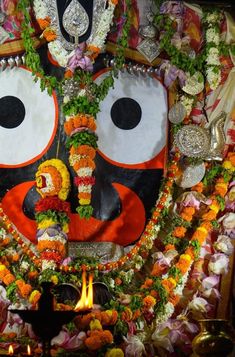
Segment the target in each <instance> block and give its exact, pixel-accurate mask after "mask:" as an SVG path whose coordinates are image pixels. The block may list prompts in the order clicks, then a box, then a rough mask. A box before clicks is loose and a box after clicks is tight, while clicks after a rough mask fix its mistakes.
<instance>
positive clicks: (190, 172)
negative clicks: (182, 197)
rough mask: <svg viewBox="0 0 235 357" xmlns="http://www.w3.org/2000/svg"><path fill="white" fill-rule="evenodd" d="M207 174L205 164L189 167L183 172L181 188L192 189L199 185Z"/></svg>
mask: <svg viewBox="0 0 235 357" xmlns="http://www.w3.org/2000/svg"><path fill="white" fill-rule="evenodd" d="M205 172H206V168H205V164H204V163H202V164H199V165H189V166H188V167H186V169H185V170H184V171H183V174H182V178H181V180H180V183H179V186H180V187H183V188H190V187H192V186H195V185H197V184H198V183H199V182H200V181H201V180H202V179H203V177H204V175H205Z"/></svg>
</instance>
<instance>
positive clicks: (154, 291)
mask: <svg viewBox="0 0 235 357" xmlns="http://www.w3.org/2000/svg"><path fill="white" fill-rule="evenodd" d="M150 295H151V296H153V297H154V298H155V299H156V300H159V294H158V292H157V290H151V291H150Z"/></svg>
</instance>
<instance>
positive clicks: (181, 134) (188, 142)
mask: <svg viewBox="0 0 235 357" xmlns="http://www.w3.org/2000/svg"><path fill="white" fill-rule="evenodd" d="M175 145H176V146H177V147H178V149H179V150H180V152H181V153H182V154H183V155H185V156H189V157H198V158H204V157H205V156H206V155H207V154H208V152H209V149H210V136H209V133H208V131H207V130H206V129H204V128H201V127H200V126H198V125H192V124H190V125H185V126H183V128H181V129H180V130H179V131H178V132H177V133H176V135H175Z"/></svg>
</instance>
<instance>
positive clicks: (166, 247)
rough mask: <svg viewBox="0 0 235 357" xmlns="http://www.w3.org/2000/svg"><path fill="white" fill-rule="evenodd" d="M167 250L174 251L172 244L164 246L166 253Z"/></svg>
mask: <svg viewBox="0 0 235 357" xmlns="http://www.w3.org/2000/svg"><path fill="white" fill-rule="evenodd" d="M168 250H175V246H174V244H167V245H166V246H165V252H167V251H168Z"/></svg>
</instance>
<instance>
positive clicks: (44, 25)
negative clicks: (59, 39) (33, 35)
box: [37, 16, 51, 30]
mask: <svg viewBox="0 0 235 357" xmlns="http://www.w3.org/2000/svg"><path fill="white" fill-rule="evenodd" d="M37 22H38V24H39V26H40V29H41V30H45V29H46V28H47V27H48V26H49V25H50V23H51V19H50V17H48V16H47V17H45V18H44V19H37Z"/></svg>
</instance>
